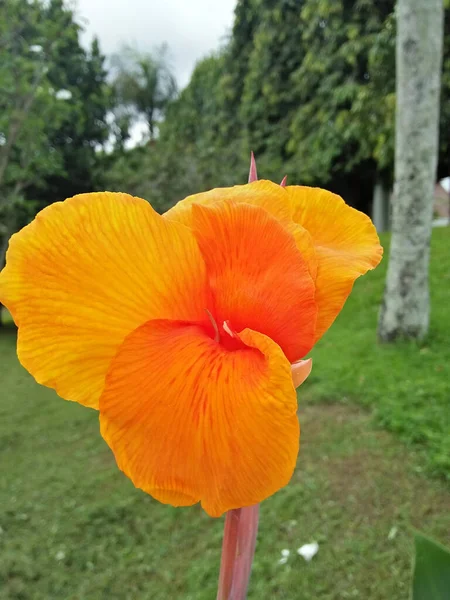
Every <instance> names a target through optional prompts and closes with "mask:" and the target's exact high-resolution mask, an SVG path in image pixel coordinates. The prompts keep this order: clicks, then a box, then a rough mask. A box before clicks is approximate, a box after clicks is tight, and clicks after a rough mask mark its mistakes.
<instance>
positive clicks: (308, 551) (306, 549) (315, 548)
mask: <svg viewBox="0 0 450 600" xmlns="http://www.w3.org/2000/svg"><path fill="white" fill-rule="evenodd" d="M318 552H319V544H318V543H317V542H312V543H311V544H303V546H300V548H299V549H298V550H297V554H299V555H300V556H303V558H304V559H305V560H306V561H307V562H309V561H310V560H311V559H312V557H313V556H315V555H316V554H317V553H318Z"/></svg>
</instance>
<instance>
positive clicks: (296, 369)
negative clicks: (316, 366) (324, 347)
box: [291, 358, 312, 388]
mask: <svg viewBox="0 0 450 600" xmlns="http://www.w3.org/2000/svg"><path fill="white" fill-rule="evenodd" d="M311 369H312V358H308V359H307V360H299V361H298V362H296V363H294V364H293V365H291V372H292V381H293V382H294V387H295V388H298V387H299V386H300V385H302V383H303V382H304V381H305V380H306V379H307V378H308V377H309V375H310V373H311Z"/></svg>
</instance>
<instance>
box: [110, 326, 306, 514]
mask: <svg viewBox="0 0 450 600" xmlns="http://www.w3.org/2000/svg"><path fill="white" fill-rule="evenodd" d="M240 338H241V341H242V342H243V344H245V345H246V347H244V348H242V349H240V350H235V351H228V350H226V349H225V347H224V346H223V345H222V344H220V343H217V342H215V341H214V340H213V339H212V338H211V337H210V336H209V335H207V333H206V332H205V330H204V329H203V328H201V327H198V326H195V325H186V324H182V323H180V322H173V321H166V320H157V321H150V322H148V323H146V324H145V325H142V326H141V327H139V328H138V329H136V330H135V331H134V332H133V333H131V334H130V335H129V336H128V337H127V338H126V339H125V341H124V343H123V344H122V345H121V347H120V349H119V351H118V353H117V355H116V356H115V358H114V359H113V361H112V363H111V367H110V370H109V372H108V375H107V378H106V386H105V390H104V392H103V394H102V396H101V398H100V424H101V432H102V435H103V437H104V439H105V440H106V441H107V443H108V444H109V446H110V447H111V449H112V450H113V452H114V454H115V457H116V460H117V464H118V466H119V468H120V469H122V471H124V473H125V474H126V475H127V476H128V477H130V479H131V480H132V481H133V483H134V484H135V486H136V487H139V488H142V489H143V490H145V491H146V492H148V493H149V494H151V495H152V496H154V497H155V498H157V499H158V500H160V501H161V502H165V503H169V504H174V505H177V506H179V505H189V504H193V503H195V502H198V501H201V503H202V506H203V508H204V509H205V510H206V512H207V513H208V514H210V515H211V516H215V517H217V516H220V515H221V514H222V513H223V512H225V511H227V510H230V509H233V508H238V507H242V506H249V505H252V504H256V503H258V502H261V501H262V500H264V498H267V497H268V496H270V495H271V494H273V493H274V492H275V491H277V490H278V489H279V488H281V487H282V486H284V485H286V484H287V483H288V481H289V479H290V477H291V475H292V472H293V469H294V466H295V462H296V457H297V453H298V444H299V425H298V419H297V414H296V411H297V402H296V395H295V390H294V386H293V384H292V377H291V371H290V364H289V362H288V361H287V360H286V358H285V356H284V355H283V352H282V351H281V349H280V348H279V347H278V346H277V345H276V344H275V343H274V342H273V341H272V340H270V339H269V338H267V337H266V336H264V335H261V334H259V333H256V332H254V331H251V330H248V329H247V330H245V331H243V332H242V333H241V334H240Z"/></svg>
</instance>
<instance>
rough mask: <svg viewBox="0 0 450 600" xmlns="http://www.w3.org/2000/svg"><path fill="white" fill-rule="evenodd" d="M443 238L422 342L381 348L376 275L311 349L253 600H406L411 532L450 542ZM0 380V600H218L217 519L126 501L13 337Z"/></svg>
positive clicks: (104, 455)
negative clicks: (287, 469) (305, 550)
mask: <svg viewBox="0 0 450 600" xmlns="http://www.w3.org/2000/svg"><path fill="white" fill-rule="evenodd" d="M448 236H449V234H448V232H447V230H446V229H445V228H444V229H443V230H440V231H436V232H435V234H434V239H433V265H432V266H433V272H432V281H433V301H434V313H433V322H432V332H431V335H430V339H429V340H428V341H427V342H426V343H425V344H422V345H421V346H416V345H414V344H402V345H400V346H396V347H392V348H391V347H379V346H377V345H376V343H375V324H376V317H377V310H378V304H379V300H380V297H381V293H382V280H383V276H384V271H383V270H382V269H380V270H379V271H378V272H375V273H373V274H371V275H370V276H369V277H367V278H366V280H365V281H364V280H363V281H361V282H359V283H358V285H357V287H356V289H355V293H354V295H353V297H352V299H351V300H350V301H349V303H348V305H347V306H346V309H345V310H344V312H343V314H342V315H341V316H340V317H339V319H338V320H337V322H336V324H335V326H334V327H333V329H332V330H331V331H330V332H329V333H328V334H327V336H326V338H325V339H324V340H323V341H321V342H320V344H319V346H318V347H317V349H316V350H315V351H314V360H315V365H314V369H313V374H312V376H311V382H309V383H308V385H305V386H304V387H303V388H302V389H301V394H300V417H301V422H302V449H301V452H300V458H299V462H298V467H297V470H296V472H295V475H294V477H293V480H292V482H291V484H290V485H289V486H287V487H286V488H284V489H283V490H282V491H280V492H279V493H278V494H276V495H275V496H273V497H272V498H270V499H269V500H267V501H265V502H264V503H263V504H262V508H261V526H260V532H259V537H258V544H257V550H256V557H255V563H254V570H253V575H252V581H251V587H250V591H249V600H257V599H258V600H261V599H263V600H266V599H269V600H272V599H273V600H278V599H279V600H281V599H287V600H316V599H317V600H341V599H345V598H350V599H355V598H357V599H358V598H359V599H361V600H363V599H364V600H387V599H392V600H394V599H395V600H408V599H409V584H410V569H411V554H412V537H411V533H410V529H409V527H410V526H411V525H413V526H415V527H417V528H419V529H421V530H423V531H424V532H425V533H427V534H428V535H431V536H435V537H436V538H438V539H439V540H440V541H441V542H443V543H446V544H448V543H449V542H450V539H449V532H450V514H449V510H448V508H449V506H450V493H449V490H448V486H447V485H446V483H445V482H444V480H443V478H442V477H435V478H429V477H428V474H430V473H435V474H437V475H440V476H442V475H443V474H444V473H446V472H448V471H447V470H446V467H447V468H448V450H449V445H448V439H447V440H446V439H445V435H448V427H446V419H447V420H448V398H449V396H450V394H449V382H448V379H449V378H448V376H447V374H446V372H445V371H446V369H447V370H448V363H449V358H450V354H449V353H450V349H449V347H448V338H449V333H450V323H449V319H450V316H449V314H448V305H449V300H450V297H449V292H448V289H449V284H450V257H449V252H448V249H449V246H450V244H449V237H448ZM0 368H1V371H0V378H1V379H0V600H16V599H17V600H49V599H52V600H54V599H55V600H107V599H108V600H110V599H118V600H137V599H139V600H140V599H144V600H166V599H168V598H170V599H173V600H181V599H183V600H211V599H213V598H214V597H215V591H216V584H217V576H218V566H219V555H220V543H221V536H222V527H223V520H222V519H210V518H209V517H207V516H206V515H204V514H203V513H202V511H201V510H200V509H199V508H198V507H191V508H188V509H174V508H171V507H167V506H163V505H161V504H159V503H157V502H155V501H153V500H152V499H151V498H150V497H149V496H146V495H145V494H144V493H143V492H141V491H139V490H136V489H135V488H134V487H133V485H132V484H131V483H130V482H129V481H128V480H127V479H126V478H125V477H124V476H123V475H122V474H121V473H120V472H119V471H118V470H117V468H116V466H115V463H114V459H113V457H112V455H111V453H110V451H109V449H108V448H107V446H106V445H105V444H104V443H103V442H102V440H101V438H100V435H99V433H98V419H97V414H96V412H94V411H92V410H88V409H85V408H82V407H80V406H78V405H76V404H73V403H70V402H65V401H63V400H61V399H59V398H58V397H57V396H56V395H55V394H54V392H52V391H51V390H48V389H46V388H43V387H40V386H38V385H37V384H35V383H34V381H33V380H32V378H31V377H30V376H29V375H28V374H27V373H26V372H25V371H24V370H23V369H22V368H21V367H20V365H19V364H18V362H17V359H16V357H15V331H14V329H13V328H11V327H7V328H5V329H4V330H3V331H2V332H0ZM357 403H362V404H363V405H364V406H365V407H369V408H373V409H374V414H375V415H376V417H377V418H376V420H374V419H373V417H372V414H371V412H372V411H371V410H366V408H361V407H359V406H357ZM380 423H381V424H383V425H384V426H385V427H387V428H389V429H392V430H394V431H395V432H396V433H397V434H399V435H397V436H394V435H392V434H391V433H388V432H386V431H385V430H384V429H383V428H381V427H379V424H380ZM447 423H448V421H447ZM399 437H401V438H403V440H405V441H406V442H408V443H407V444H405V443H404V442H402V441H400V440H399V439H398V438H399ZM446 453H447V454H446ZM311 541H317V542H318V543H319V546H320V549H319V553H318V555H317V556H316V557H315V558H314V559H313V560H312V562H311V563H306V562H304V560H303V559H302V558H301V557H299V556H297V555H296V554H295V550H296V549H297V548H298V547H299V546H301V545H302V544H305V543H308V542H311ZM284 548H288V549H290V550H291V557H290V559H289V561H288V562H287V564H286V565H279V564H278V560H279V558H280V557H281V554H280V552H281V550H282V549H284Z"/></svg>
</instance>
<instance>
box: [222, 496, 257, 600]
mask: <svg viewBox="0 0 450 600" xmlns="http://www.w3.org/2000/svg"><path fill="white" fill-rule="evenodd" d="M258 517H259V504H256V505H255V506H247V507H245V508H236V509H235V510H230V511H229V512H227V514H226V516H225V527H224V532H223V544H222V561H221V565H220V575H219V591H218V592H217V600H245V598H246V597H247V588H248V582H249V580H250V572H251V569H252V562H253V555H254V553H255V545H256V534H257V533H258Z"/></svg>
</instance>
